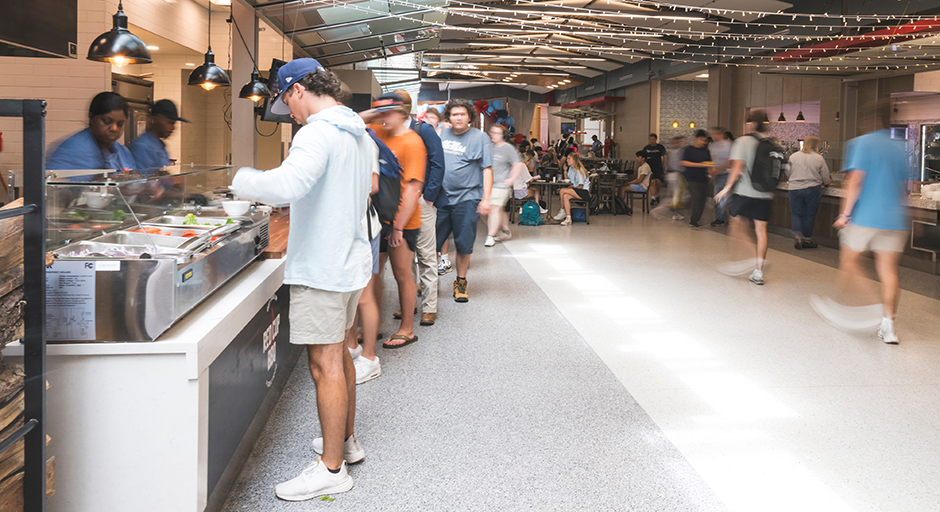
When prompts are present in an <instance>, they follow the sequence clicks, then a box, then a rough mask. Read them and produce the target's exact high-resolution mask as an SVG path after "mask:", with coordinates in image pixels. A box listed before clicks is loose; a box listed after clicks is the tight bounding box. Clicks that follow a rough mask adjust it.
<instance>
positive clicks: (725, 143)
mask: <svg viewBox="0 0 940 512" xmlns="http://www.w3.org/2000/svg"><path fill="white" fill-rule="evenodd" d="M711 134H712V143H711V144H709V145H708V151H709V152H710V153H711V154H712V161H713V162H715V167H714V168H712V170H711V172H710V174H711V175H712V190H713V191H714V192H715V193H716V194H717V193H718V192H720V191H721V190H722V189H723V188H725V185H726V184H727V183H728V175H729V174H730V173H731V142H732V140H733V138H732V137H731V132H728V131H725V129H724V128H721V127H718V126H716V127H713V128H712V129H711ZM716 203H717V204H715V221H714V222H712V227H718V226H724V225H725V224H726V222H727V221H726V219H725V214H726V213H727V210H728V198H724V200H723V201H721V202H718V201H716Z"/></svg>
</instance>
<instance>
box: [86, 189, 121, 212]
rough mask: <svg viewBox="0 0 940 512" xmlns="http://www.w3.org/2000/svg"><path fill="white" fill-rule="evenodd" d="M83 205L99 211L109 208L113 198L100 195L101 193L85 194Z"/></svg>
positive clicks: (109, 195)
mask: <svg viewBox="0 0 940 512" xmlns="http://www.w3.org/2000/svg"><path fill="white" fill-rule="evenodd" d="M84 196H85V204H87V205H88V206H90V207H92V208H97V209H99V210H101V209H104V208H107V207H108V206H111V201H112V200H113V199H114V196H113V195H111V194H105V195H101V192H85V193H84Z"/></svg>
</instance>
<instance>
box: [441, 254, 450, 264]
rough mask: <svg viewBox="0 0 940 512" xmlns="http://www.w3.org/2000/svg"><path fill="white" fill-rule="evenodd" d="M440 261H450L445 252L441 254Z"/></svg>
mask: <svg viewBox="0 0 940 512" xmlns="http://www.w3.org/2000/svg"><path fill="white" fill-rule="evenodd" d="M441 261H443V262H444V263H450V257H448V256H447V255H446V254H441Z"/></svg>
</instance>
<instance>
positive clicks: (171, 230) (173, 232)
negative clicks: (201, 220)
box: [126, 222, 214, 238]
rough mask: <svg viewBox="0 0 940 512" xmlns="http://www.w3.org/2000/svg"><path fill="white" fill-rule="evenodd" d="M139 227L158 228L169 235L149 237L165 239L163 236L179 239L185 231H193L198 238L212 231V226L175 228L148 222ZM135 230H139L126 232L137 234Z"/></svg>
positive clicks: (132, 228) (133, 229)
mask: <svg viewBox="0 0 940 512" xmlns="http://www.w3.org/2000/svg"><path fill="white" fill-rule="evenodd" d="M141 226H143V227H145V228H159V229H160V231H162V232H163V233H169V235H160V234H152V235H151V236H163V237H165V236H180V237H182V236H183V233H185V232H187V231H195V232H196V235H197V236H198V235H201V234H203V233H205V232H207V231H212V230H213V229H214V227H213V226H182V227H176V226H171V225H167V224H151V223H150V222H145V223H143V224H141ZM137 229H140V228H134V227H130V228H127V230H126V231H130V232H133V233H137V232H138V231H137ZM183 238H189V237H183Z"/></svg>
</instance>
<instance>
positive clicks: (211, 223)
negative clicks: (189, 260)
mask: <svg viewBox="0 0 940 512" xmlns="http://www.w3.org/2000/svg"><path fill="white" fill-rule="evenodd" d="M229 219H232V221H233V222H238V223H244V222H248V223H251V219H249V218H248V217H196V222H197V224H183V221H185V220H186V217H185V216H182V215H164V216H162V217H157V218H155V219H150V220H148V221H147V224H153V225H158V227H160V228H161V229H162V228H163V226H168V227H177V228H184V229H191V228H195V227H203V228H215V227H219V226H224V225H225V223H226V222H228V220H229ZM206 224H208V225H206Z"/></svg>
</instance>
